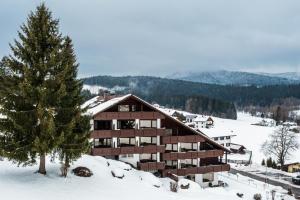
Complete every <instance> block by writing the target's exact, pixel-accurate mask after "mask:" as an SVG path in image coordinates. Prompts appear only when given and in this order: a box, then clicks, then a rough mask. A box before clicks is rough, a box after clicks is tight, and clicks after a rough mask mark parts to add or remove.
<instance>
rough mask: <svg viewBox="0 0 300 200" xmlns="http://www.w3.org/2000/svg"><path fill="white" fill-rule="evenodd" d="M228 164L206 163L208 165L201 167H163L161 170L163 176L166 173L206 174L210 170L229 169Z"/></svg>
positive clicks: (220, 170)
mask: <svg viewBox="0 0 300 200" xmlns="http://www.w3.org/2000/svg"><path fill="white" fill-rule="evenodd" d="M229 170H230V165H228V164H223V163H222V164H219V165H208V166H201V167H190V168H183V169H165V170H163V173H162V174H163V176H167V174H168V173H169V174H176V175H178V176H186V175H189V174H206V173H212V172H222V171H229Z"/></svg>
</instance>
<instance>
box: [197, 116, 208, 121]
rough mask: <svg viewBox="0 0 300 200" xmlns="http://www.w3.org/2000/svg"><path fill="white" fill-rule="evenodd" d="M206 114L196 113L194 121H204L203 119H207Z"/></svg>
mask: <svg viewBox="0 0 300 200" xmlns="http://www.w3.org/2000/svg"><path fill="white" fill-rule="evenodd" d="M208 118H209V117H208V116H205V115H198V116H197V117H196V118H195V119H194V121H195V122H204V121H207V120H208Z"/></svg>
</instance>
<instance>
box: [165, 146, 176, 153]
mask: <svg viewBox="0 0 300 200" xmlns="http://www.w3.org/2000/svg"><path fill="white" fill-rule="evenodd" d="M166 150H167V151H169V152H170V151H173V152H177V151H178V146H177V144H167V145H166Z"/></svg>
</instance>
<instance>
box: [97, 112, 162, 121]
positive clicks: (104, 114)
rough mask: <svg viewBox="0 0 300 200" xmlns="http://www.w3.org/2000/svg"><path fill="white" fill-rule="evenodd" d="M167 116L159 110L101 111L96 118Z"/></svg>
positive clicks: (156, 117)
mask: <svg viewBox="0 0 300 200" xmlns="http://www.w3.org/2000/svg"><path fill="white" fill-rule="evenodd" d="M164 118H165V116H164V115H163V114H161V113H159V112H152V111H150V112H101V113H99V114H97V115H96V116H95V117H94V119H95V120H112V119H164Z"/></svg>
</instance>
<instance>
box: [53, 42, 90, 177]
mask: <svg viewBox="0 0 300 200" xmlns="http://www.w3.org/2000/svg"><path fill="white" fill-rule="evenodd" d="M62 53H63V58H64V59H63V61H62V69H61V70H60V71H61V72H62V73H61V76H60V83H61V88H60V91H59V94H60V100H59V102H58V109H57V115H56V117H55V122H56V123H55V124H56V125H57V132H58V136H59V135H63V141H62V143H60V144H59V146H58V148H57V152H58V153H59V158H60V160H61V161H62V162H63V167H62V176H67V172H68V168H69V167H70V163H71V162H72V161H74V160H76V159H77V158H79V157H80V156H81V154H82V153H83V152H86V151H87V150H88V147H89V143H88V139H89V131H90V117H89V116H83V115H82V113H83V112H84V110H82V109H81V107H80V106H81V104H83V98H84V97H83V96H82V95H81V89H82V83H81V81H79V80H77V79H76V77H77V67H78V65H77V64H76V58H75V54H74V50H73V46H72V41H71V39H70V38H69V37H66V39H65V42H64V44H63V51H62Z"/></svg>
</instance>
